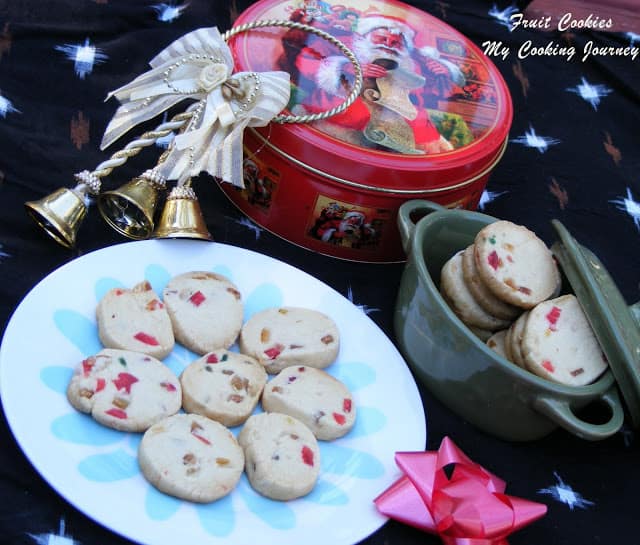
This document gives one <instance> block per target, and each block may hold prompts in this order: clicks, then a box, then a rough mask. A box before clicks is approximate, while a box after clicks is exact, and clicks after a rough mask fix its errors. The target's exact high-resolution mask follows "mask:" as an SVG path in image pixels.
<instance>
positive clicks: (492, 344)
mask: <svg viewBox="0 0 640 545" xmlns="http://www.w3.org/2000/svg"><path fill="white" fill-rule="evenodd" d="M506 337H507V330H506V329H501V330H500V331H496V332H495V333H494V334H493V335H491V337H489V339H488V340H487V346H488V347H489V348H491V350H493V351H494V352H496V353H497V354H499V355H500V356H502V357H503V358H505V359H507V360H508V359H509V357H508V356H507V351H506V346H505V340H506Z"/></svg>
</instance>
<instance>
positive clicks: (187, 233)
mask: <svg viewBox="0 0 640 545" xmlns="http://www.w3.org/2000/svg"><path fill="white" fill-rule="evenodd" d="M154 237H155V238H192V239H198V240H213V237H212V236H211V233H209V230H208V229H207V225H206V223H205V221H204V218H203V217H202V211H201V210H200V204H199V203H198V198H197V197H196V194H195V191H194V190H193V188H191V187H190V186H188V185H182V186H176V187H174V188H173V189H172V190H171V192H170V193H169V195H168V196H167V202H166V204H165V206H164V210H163V211H162V215H161V216H160V221H159V222H158V228H157V229H156V232H155V233H154Z"/></svg>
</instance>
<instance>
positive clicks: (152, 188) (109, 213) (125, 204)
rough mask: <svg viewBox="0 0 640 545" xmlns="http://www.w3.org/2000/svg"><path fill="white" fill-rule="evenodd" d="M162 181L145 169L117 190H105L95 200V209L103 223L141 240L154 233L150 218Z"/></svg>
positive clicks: (155, 174) (152, 172)
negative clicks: (96, 204) (96, 208)
mask: <svg viewBox="0 0 640 545" xmlns="http://www.w3.org/2000/svg"><path fill="white" fill-rule="evenodd" d="M164 186H165V180H164V178H162V176H160V175H159V174H158V173H157V172H155V171H154V170H147V171H145V172H144V173H143V174H141V175H140V176H137V177H136V178H133V179H132V180H131V181H129V182H127V183H126V184H124V185H123V186H121V187H120V188H118V189H115V190H112V191H104V192H103V193H101V194H100V197H99V198H98V210H100V214H101V215H102V217H103V218H104V220H105V221H106V222H107V223H108V224H109V225H110V226H111V227H113V228H114V229H115V230H116V231H118V232H119V233H120V234H122V235H124V236H126V237H129V238H132V239H136V240H140V239H145V238H149V237H150V236H151V234H152V233H153V228H154V223H153V216H154V214H155V209H156V206H157V204H158V200H159V196H160V189H163V188H164Z"/></svg>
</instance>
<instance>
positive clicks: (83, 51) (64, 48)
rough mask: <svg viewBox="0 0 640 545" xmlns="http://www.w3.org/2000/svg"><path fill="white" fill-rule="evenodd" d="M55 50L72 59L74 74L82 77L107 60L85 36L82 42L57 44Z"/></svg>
mask: <svg viewBox="0 0 640 545" xmlns="http://www.w3.org/2000/svg"><path fill="white" fill-rule="evenodd" d="M55 49H56V51H61V52H62V53H64V54H65V55H66V57H67V59H68V60H70V61H73V65H74V69H75V72H76V76H78V77H79V78H80V79H84V78H85V77H86V76H87V75H89V74H91V72H93V67H94V66H95V65H96V64H100V63H102V62H104V61H106V60H107V58H108V57H107V55H105V54H104V53H103V52H102V51H101V50H100V49H98V48H97V47H96V46H94V45H92V44H91V42H90V41H89V38H86V39H85V41H84V44H65V45H57V46H56V47H55Z"/></svg>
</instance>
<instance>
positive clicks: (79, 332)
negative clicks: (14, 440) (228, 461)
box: [40, 264, 386, 537]
mask: <svg viewBox="0 0 640 545" xmlns="http://www.w3.org/2000/svg"><path fill="white" fill-rule="evenodd" d="M212 272H216V273H218V274H222V275H224V276H226V277H228V278H230V279H231V280H233V274H232V272H231V270H230V269H229V267H227V266H225V265H218V266H216V267H214V268H213V269H212ZM145 278H146V280H148V281H149V283H150V284H151V286H152V287H153V289H154V290H155V291H156V293H162V289H163V288H164V286H165V285H166V284H167V282H168V281H169V280H170V278H171V275H170V274H169V273H168V271H167V270H166V269H165V268H164V267H162V266H160V265H153V264H152V265H149V266H148V267H147V268H146V269H145ZM116 287H125V286H124V285H123V284H122V283H121V282H120V281H119V280H117V279H114V278H100V279H98V280H97V281H96V283H95V286H94V295H95V297H96V301H99V300H100V299H101V298H102V297H103V296H104V295H105V294H106V293H107V291H109V290H110V289H112V288H116ZM282 303H283V295H282V291H281V290H280V288H279V287H278V286H277V285H275V284H273V283H264V284H261V285H259V286H258V287H256V288H255V289H254V290H253V291H252V292H251V293H249V294H248V296H247V297H246V298H245V301H244V308H245V315H244V318H245V321H246V320H247V319H249V318H250V317H251V316H252V315H253V314H255V313H256V312H259V311H260V310H263V309H265V308H269V307H274V306H281V305H282ZM53 320H54V323H55V325H56V327H57V329H58V330H59V331H60V333H62V335H63V336H64V337H65V338H66V339H67V340H68V341H69V342H71V343H72V344H73V345H74V346H75V347H76V348H77V349H78V350H79V351H80V352H81V354H83V356H84V357H88V356H90V355H92V354H95V353H97V352H98V351H100V350H101V349H102V345H101V343H100V340H99V338H98V332H97V327H96V324H95V321H92V320H91V319H89V318H87V317H86V316H83V315H82V314H80V313H78V312H76V311H74V310H70V309H58V310H56V311H55V312H54V316H53ZM232 349H235V350H237V346H236V347H233V348H232ZM196 358H198V355H197V354H194V353H193V352H191V351H189V350H187V349H186V348H184V347H183V346H181V345H179V344H176V346H175V348H174V350H173V352H172V353H171V354H170V355H169V356H168V357H167V358H166V359H165V360H164V363H165V364H166V365H167V366H168V367H169V368H171V370H172V371H173V372H174V373H175V374H176V375H179V374H180V373H181V372H182V370H183V369H184V368H185V367H186V366H187V365H188V364H189V363H190V362H192V361H193V360H195V359H196ZM326 370H327V371H328V372H329V373H331V374H333V375H334V376H335V377H336V378H338V379H339V380H341V381H342V382H344V383H345V384H346V385H347V387H348V388H349V389H350V390H351V391H352V392H354V391H356V390H358V389H360V388H363V387H365V386H367V385H369V384H372V383H374V382H375V381H376V376H375V371H374V369H373V368H372V367H371V366H369V365H367V364H365V363H362V362H343V361H340V362H339V365H335V364H334V365H332V366H330V367H329V368H328V369H326ZM72 373H73V369H72V367H64V366H49V367H44V368H43V369H42V371H41V373H40V380H41V381H42V382H43V383H44V384H45V385H46V386H47V387H48V388H50V389H52V390H54V391H55V392H58V393H60V394H61V395H65V392H66V388H67V385H68V383H69V380H70V379H71V375H72ZM257 410H260V409H257ZM385 425H386V417H385V415H384V414H383V413H382V412H381V411H379V410H378V409H375V408H373V407H358V417H357V419H356V425H355V426H354V428H353V429H352V430H351V432H350V433H349V437H362V436H367V435H371V434H373V433H375V432H377V431H379V430H381V429H382V428H384V427H385ZM239 429H240V427H238V428H235V429H234V430H232V431H233V432H234V433H236V434H237V432H238V431H239ZM51 431H52V433H53V435H55V436H56V437H58V438H59V439H62V440H63V441H66V442H69V443H73V444H78V445H93V446H96V447H113V449H112V450H109V451H107V452H102V451H101V452H98V453H96V454H93V455H90V456H87V457H85V458H84V459H82V460H81V461H80V463H79V464H78V468H77V469H78V471H79V472H80V474H81V475H83V476H84V477H85V478H86V479H88V480H90V481H94V482H115V481H119V480H123V479H130V478H133V477H135V476H137V475H138V474H139V472H140V470H139V468H138V464H137V459H136V452H137V449H138V444H139V442H140V437H141V435H139V434H127V433H123V432H119V431H116V430H113V429H110V428H107V427H104V426H101V425H100V424H98V423H97V422H95V421H94V420H93V419H92V418H91V417H90V416H89V415H86V414H82V413H79V412H77V411H72V412H69V413H67V414H64V415H62V416H60V417H58V418H56V419H54V420H53V422H52V423H51ZM319 444H320V451H321V458H322V460H323V467H322V473H323V474H336V475H345V476H349V477H356V478H359V479H376V478H379V477H380V476H381V475H383V474H384V467H383V464H382V463H381V462H380V461H379V460H378V459H377V458H376V457H374V456H372V455H370V454H368V453H366V452H362V451H359V450H356V449H352V448H349V447H346V446H342V445H340V444H339V442H325V441H319ZM234 493H235V494H237V495H239V496H240V497H241V498H242V500H243V501H244V503H245V505H246V506H247V508H248V509H249V510H250V511H251V512H252V513H254V514H255V515H256V516H257V517H259V518H260V519H261V520H263V521H264V522H265V523H266V524H268V525H269V526H271V527H273V528H276V529H279V530H287V529H290V528H293V527H295V526H296V524H297V521H296V515H295V512H294V511H293V509H291V507H289V505H288V504H287V503H283V502H277V501H272V500H269V499H267V498H264V497H262V496H260V495H259V494H257V493H256V492H254V491H253V489H252V488H251V486H250V484H249V482H248V480H247V478H246V476H245V475H243V476H242V478H241V480H240V482H239V483H238V486H237V488H236V490H235V491H234ZM231 496H232V495H229V496H226V497H224V498H222V499H220V500H218V501H216V502H213V503H211V504H204V505H199V504H198V505H194V507H195V509H196V510H197V513H198V518H199V520H200V523H201V525H202V527H203V528H204V530H205V531H206V532H208V533H209V534H211V535H213V536H218V537H224V536H227V535H229V534H230V533H231V532H232V531H233V529H234V526H235V514H234V510H233V506H232V499H231ZM302 501H307V502H311V503H314V504H318V505H327V506H339V505H344V504H347V503H348V502H349V497H348V494H347V493H346V492H345V491H344V490H342V489H341V488H340V487H339V485H336V484H333V483H331V482H329V481H327V480H325V479H322V474H321V478H320V479H319V480H318V483H317V485H316V487H315V488H314V490H313V491H312V492H311V493H310V494H308V495H307V496H306V497H304V498H303V499H302ZM183 503H184V502H183V501H182V500H179V499H177V498H173V497H171V496H168V495H166V494H163V493H162V492H159V491H158V490H157V489H155V488H154V487H152V486H150V485H149V487H148V491H147V494H146V500H145V510H146V512H147V515H148V516H149V518H150V519H152V520H166V519H168V518H170V517H171V516H172V515H173V514H174V513H176V511H177V510H178V509H179V508H180V507H181V505H183Z"/></svg>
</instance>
